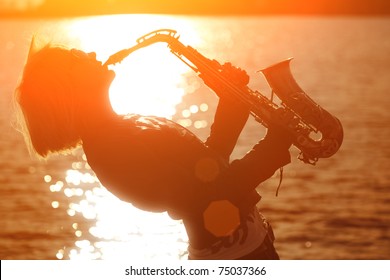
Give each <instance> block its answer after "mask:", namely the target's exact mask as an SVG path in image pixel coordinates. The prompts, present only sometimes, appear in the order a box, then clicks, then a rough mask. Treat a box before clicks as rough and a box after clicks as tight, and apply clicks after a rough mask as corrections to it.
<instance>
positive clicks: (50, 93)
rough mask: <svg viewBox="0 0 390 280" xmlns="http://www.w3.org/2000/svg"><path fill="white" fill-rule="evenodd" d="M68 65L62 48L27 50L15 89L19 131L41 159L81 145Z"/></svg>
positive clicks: (47, 47)
mask: <svg viewBox="0 0 390 280" xmlns="http://www.w3.org/2000/svg"><path fill="white" fill-rule="evenodd" d="M32 44H33V43H32ZM70 67H71V54H70V52H69V51H68V50H67V49H65V48H63V47H59V46H51V45H46V46H45V47H43V48H42V49H40V50H38V51H36V52H34V53H32V51H31V49H30V54H29V57H28V60H27V63H26V65H25V68H24V72H23V76H22V78H21V81H20V83H19V86H18V87H17V89H16V90H15V96H14V97H15V101H16V102H15V105H16V115H17V116H16V121H17V123H18V127H19V130H20V131H21V132H22V133H23V135H24V137H25V140H26V144H27V146H28V148H29V151H30V152H31V153H33V154H37V155H38V156H40V157H43V158H45V157H47V156H48V155H49V154H50V153H67V152H70V150H71V149H73V148H75V147H77V146H79V145H80V144H81V138H80V135H79V129H78V127H79V124H78V119H77V107H78V102H77V99H76V96H75V94H74V90H72V84H71V82H70V80H69V78H70V71H71V69H70Z"/></svg>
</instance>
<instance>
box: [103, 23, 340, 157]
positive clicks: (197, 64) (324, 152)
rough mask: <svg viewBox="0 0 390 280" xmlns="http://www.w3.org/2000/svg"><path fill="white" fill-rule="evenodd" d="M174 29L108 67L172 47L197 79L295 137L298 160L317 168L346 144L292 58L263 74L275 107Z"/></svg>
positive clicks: (147, 38)
mask: <svg viewBox="0 0 390 280" xmlns="http://www.w3.org/2000/svg"><path fill="white" fill-rule="evenodd" d="M179 37H180V36H178V35H177V34H176V31H175V30H171V29H160V30H156V31H153V32H150V33H148V34H146V35H144V36H142V37H140V38H139V39H137V44H136V45H135V46H133V47H131V48H129V49H124V50H121V51H119V52H117V53H115V54H113V55H111V56H110V57H109V59H108V60H107V61H106V62H105V65H110V64H115V63H118V62H121V61H122V60H123V59H125V58H126V57H127V56H128V55H130V54H131V53H132V52H134V51H136V50H138V49H140V48H143V47H146V46H148V45H151V44H153V43H157V42H165V43H167V44H168V47H169V48H170V50H171V52H172V53H173V54H174V55H175V56H176V57H178V58H179V59H180V60H182V61H183V62H184V63H185V64H187V65H188V66H189V67H190V68H191V69H192V70H194V71H195V72H196V73H197V74H198V75H199V77H201V78H203V79H205V78H206V79H207V80H208V81H210V80H211V81H212V80H214V81H217V84H221V85H223V88H224V89H225V90H226V92H228V93H229V94H232V95H233V96H234V98H236V99H238V100H239V101H240V102H243V103H244V104H245V105H247V106H248V108H249V109H250V113H251V115H252V116H253V117H254V118H255V119H256V121H258V122H260V123H261V124H262V125H263V126H265V127H269V126H270V125H278V126H281V127H283V128H284V129H286V130H287V131H289V132H290V133H291V135H293V144H294V146H296V147H297V148H298V149H299V150H300V155H299V157H298V158H299V159H300V160H302V161H303V162H305V163H310V164H315V163H316V162H317V160H318V159H319V158H328V157H331V156H332V155H334V154H335V153H336V152H337V151H338V150H339V148H340V146H341V143H342V141H343V128H342V125H341V123H340V121H339V120H338V119H337V118H336V117H335V116H333V115H332V114H330V113H329V112H328V111H326V110H325V109H323V108H322V107H321V106H320V105H318V104H317V103H316V102H315V101H313V100H312V99H311V98H310V97H309V96H308V95H307V94H306V93H305V92H304V91H303V90H302V89H301V88H300V86H299V85H298V84H297V82H296V81H295V79H294V77H293V76H292V74H291V70H290V62H291V58H289V59H287V60H284V61H282V62H279V63H277V64H275V65H272V66H270V67H267V68H265V69H263V70H260V71H261V72H262V74H263V75H264V77H265V78H266V80H267V82H268V84H269V85H270V87H271V89H272V93H275V94H276V95H277V96H278V98H279V99H280V100H281V104H279V105H278V104H276V103H274V102H273V100H272V99H269V98H267V97H266V96H265V95H263V94H262V93H260V92H258V91H254V90H252V89H250V88H249V87H248V86H246V85H242V84H240V83H237V82H236V81H234V80H232V78H231V77H228V76H226V75H225V74H224V72H223V66H222V65H221V64H220V63H219V62H218V61H216V60H210V59H208V58H206V57H205V56H203V55H202V54H200V53H199V52H198V51H197V50H195V49H194V48H192V47H191V46H185V45H183V44H182V43H181V42H180V41H179Z"/></svg>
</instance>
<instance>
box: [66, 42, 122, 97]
mask: <svg viewBox="0 0 390 280" xmlns="http://www.w3.org/2000/svg"><path fill="white" fill-rule="evenodd" d="M70 54H71V58H72V62H71V68H70V71H71V73H70V75H71V78H72V81H73V82H75V83H76V84H77V86H80V87H81V88H80V89H81V90H87V91H89V92H91V91H95V90H102V89H103V90H108V87H109V86H110V84H111V82H112V80H113V79H114V77H115V73H114V71H112V70H109V69H108V68H107V66H103V64H102V62H101V61H98V60H96V53H94V52H91V53H85V52H83V51H81V50H77V49H71V50H70Z"/></svg>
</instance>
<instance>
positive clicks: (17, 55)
mask: <svg viewBox="0 0 390 280" xmlns="http://www.w3.org/2000/svg"><path fill="white" fill-rule="evenodd" d="M160 28H171V29H175V30H177V31H178V33H179V34H181V37H180V38H181V39H180V40H181V41H182V42H183V43H184V44H188V45H191V46H192V47H194V48H196V49H198V50H199V51H200V52H201V53H202V54H204V55H205V56H207V57H209V58H215V59H217V60H218V61H220V62H225V61H231V62H232V63H233V64H234V65H236V66H239V67H241V68H243V69H245V70H246V71H247V72H248V74H250V76H251V82H250V87H253V89H257V90H260V91H261V92H264V94H265V95H267V94H269V91H270V90H269V87H268V85H267V84H266V82H265V80H264V78H263V77H262V76H261V75H260V74H259V73H256V71H257V70H259V69H262V68H265V67H267V66H268V65H271V64H273V63H276V62H278V61H280V60H283V59H286V58H288V57H294V60H293V61H292V65H291V69H292V73H293V76H294V77H295V79H296V80H297V82H298V84H299V85H300V86H301V87H302V88H303V89H304V91H305V92H306V93H307V94H309V95H310V96H311V97H312V98H313V99H314V100H315V101H316V102H317V103H319V104H320V105H321V106H322V107H324V108H326V109H327V110H328V111H330V112H331V113H332V114H334V115H336V116H337V117H338V118H339V119H340V120H341V122H342V124H343V127H344V132H345V136H344V143H343V145H342V147H341V149H340V150H339V152H338V153H337V154H336V155H334V156H333V157H331V158H328V159H320V161H319V162H318V163H317V165H316V166H311V165H306V164H303V163H302V162H300V161H299V160H297V159H295V156H296V155H297V154H298V151H297V150H296V149H294V148H291V153H292V155H293V161H292V163H291V164H290V165H288V166H287V167H285V169H284V174H283V182H282V186H281V189H280V191H279V196H278V197H276V196H275V193H276V188H277V186H278V183H279V174H278V173H276V174H275V175H274V176H273V177H272V178H270V179H269V180H268V181H266V182H264V183H263V184H262V185H260V186H259V188H258V191H259V192H260V194H261V195H262V197H263V198H262V200H261V202H260V203H259V207H260V208H261V209H262V211H263V213H264V214H265V215H266V216H267V217H268V219H269V220H270V222H271V223H272V225H273V227H274V231H275V233H276V244H275V245H276V247H277V249H278V251H279V253H280V256H281V258H282V259H302V260H310V259H336V260H341V259H390V173H389V168H390V141H389V139H390V129H389V122H390V110H389V109H388V107H387V106H389V104H390V97H389V92H390V83H389V77H390V66H389V65H390V55H389V54H390V18H387V17H382V18H380V17H178V16H175V17H169V16H156V15H155V16H149V15H138V16H135V15H122V16H110V17H91V18H77V19H57V20H9V19H7V20H0V30H1V32H0V131H1V133H0V135H1V136H0V170H1V172H0V215H1V218H0V259H127V260H129V259H137V260H143V259H144V260H150V259H157V260H158V259H164V260H166V259H167V258H171V259H185V258H186V254H187V252H186V247H187V237H186V234H185V232H184V229H183V226H182V224H181V222H180V221H172V220H170V219H169V218H168V217H167V215H166V214H164V213H162V214H152V213H147V212H143V211H140V210H137V209H135V208H134V207H132V205H131V204H127V203H123V202H121V201H119V200H118V199H116V198H115V197H113V196H112V195H111V194H110V193H108V192H107V190H106V189H105V188H104V187H103V186H101V185H100V183H99V182H98V181H97V179H96V177H95V176H94V174H93V171H92V170H90V168H89V166H88V164H86V161H85V157H84V155H83V153H82V150H77V151H75V152H74V153H73V154H71V155H67V156H55V157H52V158H50V159H49V160H47V161H39V160H37V159H34V158H33V157H31V156H30V155H29V153H28V151H27V149H26V147H25V144H24V142H23V137H22V136H21V134H19V133H18V132H17V131H16V130H15V129H14V128H13V127H12V123H13V121H14V117H13V106H12V94H13V91H14V89H15V87H16V86H17V82H18V79H19V77H20V74H21V72H22V69H23V65H24V63H25V61H26V58H27V53H28V50H29V45H30V40H31V37H32V35H33V34H36V35H37V37H38V38H39V39H40V40H42V41H47V39H48V38H50V40H53V41H54V42H56V43H61V44H65V45H68V46H72V47H79V48H82V49H84V50H86V51H96V53H97V55H98V58H100V59H102V60H104V59H107V57H108V56H109V55H110V54H112V53H113V52H115V51H117V50H119V49H122V48H128V47H130V46H132V45H134V43H135V39H136V38H138V37H139V36H142V35H143V34H145V33H148V32H150V31H153V30H155V29H160ZM114 70H115V71H117V79H116V80H118V82H116V83H115V84H113V90H112V93H110V94H112V103H113V107H115V108H116V110H117V111H118V112H119V113H124V112H127V111H134V110H140V112H141V113H145V114H157V115H161V116H165V117H169V118H172V119H174V120H176V121H178V122H180V123H181V124H183V125H184V126H187V127H188V128H189V129H191V130H193V131H194V132H195V133H196V134H197V135H198V136H199V137H200V138H202V139H204V138H205V137H207V134H208V130H209V127H210V124H211V122H212V117H213V113H214V109H215V106H216V101H217V99H216V98H215V96H214V95H213V94H212V93H210V92H209V91H208V89H207V88H206V87H205V86H203V85H202V83H201V81H200V80H199V78H197V77H196V76H195V74H194V73H193V72H191V70H190V69H188V68H187V67H186V65H184V64H183V63H182V62H181V61H180V60H178V59H177V58H176V57H174V56H173V55H172V54H170V53H169V50H167V49H166V48H165V46H164V47H161V44H159V45H156V46H150V47H148V48H145V50H140V51H139V53H137V54H134V55H133V54H132V55H131V56H130V57H129V58H128V59H127V60H126V61H124V62H123V63H122V64H121V65H118V66H115V68H114ZM136 75H138V76H136ZM264 132H265V129H264V128H263V127H262V126H261V125H260V124H258V123H256V122H255V121H253V120H250V121H249V122H248V124H247V126H246V127H245V130H244V131H243V134H242V136H241V138H240V140H239V142H238V144H237V148H236V150H235V151H234V155H233V158H234V157H240V156H242V155H243V154H244V153H245V152H246V151H248V150H249V149H250V148H251V146H252V145H253V144H254V143H256V142H257V141H258V140H259V139H260V138H261V137H262V136H263V135H264Z"/></svg>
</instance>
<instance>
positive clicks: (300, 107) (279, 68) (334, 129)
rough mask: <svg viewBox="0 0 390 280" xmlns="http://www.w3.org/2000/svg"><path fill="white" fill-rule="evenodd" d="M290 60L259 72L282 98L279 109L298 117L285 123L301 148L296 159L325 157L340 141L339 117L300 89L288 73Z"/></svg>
mask: <svg viewBox="0 0 390 280" xmlns="http://www.w3.org/2000/svg"><path fill="white" fill-rule="evenodd" d="M291 60H292V58H288V59H286V60H284V61H281V62H279V63H276V64H274V65H271V66H269V67H267V68H265V69H262V70H260V72H262V74H263V75H264V77H265V78H266V80H267V82H268V84H269V85H270V87H271V89H272V91H273V93H275V94H276V95H277V96H278V97H279V98H280V100H281V101H282V106H283V107H282V109H283V110H285V111H289V112H291V113H292V114H294V115H295V119H299V123H295V124H294V123H290V125H288V128H290V130H293V131H294V132H293V134H294V135H295V140H294V145H295V146H296V147H298V148H299V149H300V150H301V154H300V156H299V159H301V160H302V161H304V162H306V163H311V164H315V162H316V161H317V160H318V158H328V157H330V156H332V155H334V154H335V153H336V152H337V151H338V150H339V148H340V146H341V143H342V142H343V128H342V125H341V122H340V121H339V119H337V118H336V117H335V116H333V115H331V114H330V113H329V112H328V111H326V110H325V109H323V108H322V107H321V106H320V105H318V104H317V103H316V102H315V101H313V100H312V99H311V98H310V97H309V96H308V95H307V94H306V93H305V92H304V91H303V90H302V89H301V87H300V86H299V85H298V83H297V82H296V81H295V79H294V77H293V75H292V73H291V69H290V62H291ZM275 121H277V119H276V120H275Z"/></svg>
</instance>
